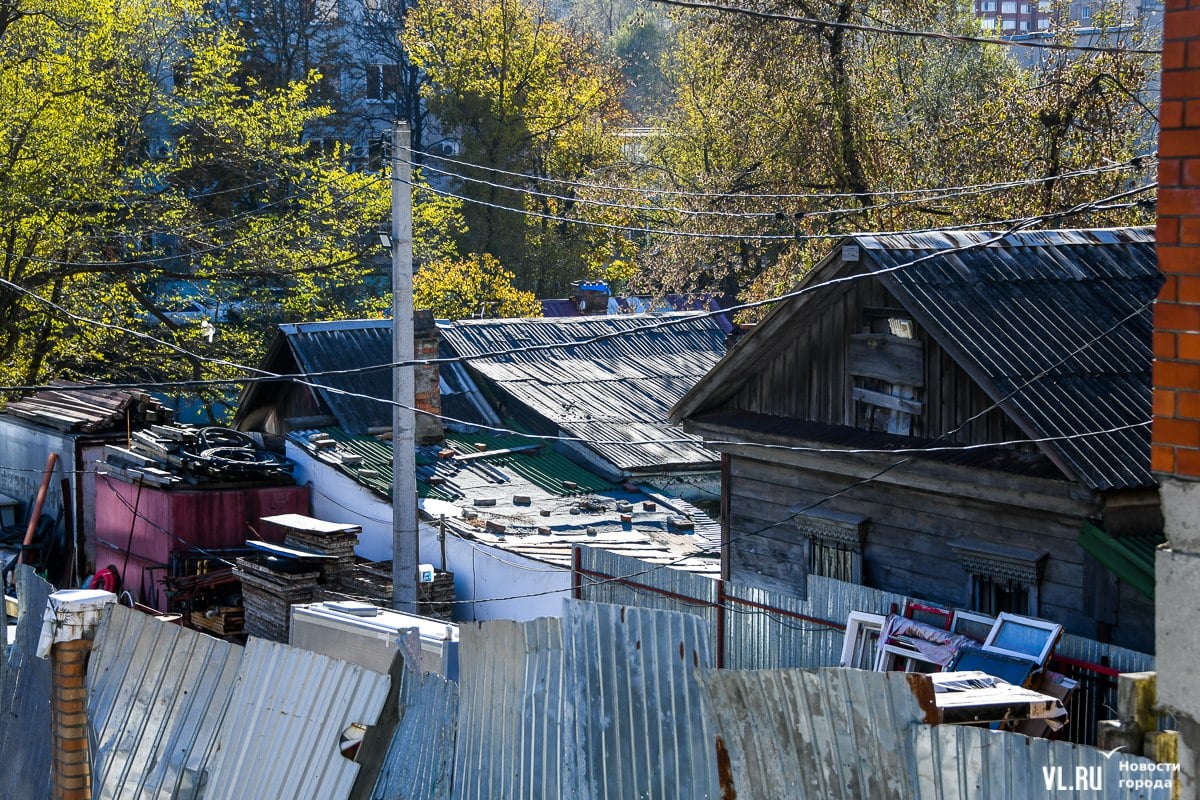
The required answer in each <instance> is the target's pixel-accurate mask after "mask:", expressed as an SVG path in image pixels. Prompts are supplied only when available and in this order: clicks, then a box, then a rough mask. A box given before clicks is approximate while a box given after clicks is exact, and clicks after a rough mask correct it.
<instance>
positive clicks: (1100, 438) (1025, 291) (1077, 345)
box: [854, 228, 1163, 490]
mask: <svg viewBox="0 0 1200 800" xmlns="http://www.w3.org/2000/svg"><path fill="white" fill-rule="evenodd" d="M995 238H996V234H994V233H989V232H980V231H973V232H954V233H950V232H946V233H923V234H911V235H899V236H857V237H854V239H855V240H856V241H857V242H858V243H859V244H860V245H861V246H862V247H863V249H864V250H866V251H868V253H869V255H870V258H869V259H868V260H867V266H868V268H869V269H872V270H873V271H875V272H876V273H877V274H878V277H879V279H880V281H882V282H883V283H884V284H885V286H887V288H888V289H889V291H891V292H892V293H893V294H894V295H895V296H896V297H897V299H899V300H900V301H901V302H902V303H903V304H904V306H905V307H906V308H907V309H908V310H909V311H910V312H911V313H912V314H914V315H915V316H916V317H918V323H919V324H921V325H922V326H924V327H925V328H926V329H927V330H929V331H930V333H931V335H933V336H934V338H936V339H937V340H938V341H939V342H940V343H941V344H942V345H943V347H947V348H948V349H952V351H956V352H957V355H958V357H959V358H960V360H961V361H963V362H964V364H963V365H964V367H967V368H968V371H972V367H973V368H974V370H973V372H974V374H975V375H976V376H977V378H978V379H979V380H980V381H981V383H982V384H983V385H984V388H985V389H987V390H988V391H989V393H991V395H992V396H993V398H995V399H997V400H1003V402H1004V405H1005V407H1006V408H1007V410H1008V412H1009V413H1010V414H1011V415H1012V416H1013V417H1014V418H1015V419H1016V420H1017V421H1018V422H1019V423H1023V427H1025V428H1026V429H1027V430H1029V431H1030V432H1031V433H1033V434H1034V435H1035V436H1037V437H1074V436H1076V435H1078V434H1085V433H1092V432H1096V431H1108V430H1110V429H1114V428H1121V427H1122V426H1131V425H1137V424H1138V423H1143V422H1148V421H1149V419H1150V406H1151V383H1150V366H1151V360H1152V358H1153V353H1152V350H1151V332H1152V307H1151V304H1152V302H1153V300H1154V298H1155V296H1156V295H1157V294H1158V290H1159V287H1160V286H1161V285H1162V280H1163V279H1162V276H1161V275H1160V274H1159V271H1158V262H1157V258H1156V256H1155V250H1154V234H1153V231H1151V230H1150V229H1146V228H1119V229H1106V230H1065V231H1031V232H1026V233H1017V234H1012V235H1009V236H1005V237H1003V238H1002V239H1001V240H999V241H990V240H992V239H995ZM958 248H969V249H963V250H958ZM919 259H924V260H919ZM914 261H915V262H916V263H911V264H910V262H914ZM904 265H907V266H904ZM1044 447H1045V448H1047V449H1048V450H1049V451H1051V452H1052V453H1053V454H1056V455H1057V456H1058V458H1059V460H1060V461H1061V462H1062V463H1064V464H1065V465H1066V466H1067V468H1068V469H1069V470H1070V471H1071V472H1073V473H1074V477H1075V478H1076V479H1077V480H1079V481H1080V482H1081V483H1083V484H1085V485H1087V486H1089V487H1090V488H1093V489H1097V490H1107V489H1115V488H1125V487H1135V486H1151V485H1153V484H1154V477H1153V475H1152V474H1151V473H1150V430H1149V427H1148V426H1142V427H1132V428H1126V429H1124V430H1117V431H1113V432H1111V433H1103V434H1099V435H1091V436H1079V437H1078V438H1059V439H1055V440H1052V441H1047V442H1045V443H1044Z"/></svg>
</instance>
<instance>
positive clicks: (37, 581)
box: [0, 565, 54, 800]
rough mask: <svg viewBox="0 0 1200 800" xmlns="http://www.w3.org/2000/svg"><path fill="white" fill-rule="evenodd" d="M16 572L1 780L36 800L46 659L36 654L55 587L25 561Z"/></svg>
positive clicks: (3, 662)
mask: <svg viewBox="0 0 1200 800" xmlns="http://www.w3.org/2000/svg"><path fill="white" fill-rule="evenodd" d="M16 576H17V598H18V601H19V603H20V605H19V606H18V608H19V614H18V618H17V637H16V641H14V642H13V646H12V651H11V652H9V653H8V656H7V658H6V657H5V651H6V650H7V648H5V647H0V753H3V758H4V768H3V776H2V777H0V782H2V783H3V786H4V788H5V793H7V792H12V796H13V797H21V798H28V800H41V798H48V797H49V796H50V662H49V661H48V660H45V659H41V658H38V657H37V655H35V654H36V653H37V643H38V637H39V636H40V635H41V631H42V613H43V611H44V610H45V608H46V599H47V598H48V597H49V596H50V593H51V592H53V591H54V587H53V586H51V585H50V584H49V583H47V582H46V581H44V580H42V579H41V578H39V577H38V576H37V573H36V572H34V570H33V567H30V566H27V565H22V566H19V567H17V570H16ZM2 605H3V604H0V616H2V615H3V614H4V610H3V607H2ZM4 621H5V623H6V625H7V623H8V620H4Z"/></svg>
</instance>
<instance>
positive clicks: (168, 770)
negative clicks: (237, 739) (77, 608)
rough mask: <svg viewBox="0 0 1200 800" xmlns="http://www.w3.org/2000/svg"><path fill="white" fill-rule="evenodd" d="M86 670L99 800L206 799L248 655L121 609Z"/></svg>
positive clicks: (109, 619) (111, 610)
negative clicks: (222, 727) (219, 734)
mask: <svg viewBox="0 0 1200 800" xmlns="http://www.w3.org/2000/svg"><path fill="white" fill-rule="evenodd" d="M105 615H106V616H105V620H104V622H103V623H102V624H101V626H100V631H99V633H98V635H97V638H96V643H95V646H94V648H93V650H92V657H91V662H90V664H89V665H88V722H89V725H90V727H91V736H92V741H93V742H94V743H95V744H94V745H93V749H92V764H93V766H92V784H93V786H94V787H95V797H96V798H97V800H109V799H112V800H115V799H116V798H135V797H171V798H179V799H180V800H184V799H186V798H197V797H199V796H200V792H201V789H202V785H203V783H204V781H205V780H206V776H207V773H208V769H209V761H210V760H211V759H212V757H213V752H214V749H215V747H216V740H217V730H218V728H219V727H220V725H221V719H222V717H223V716H224V714H225V709H226V707H227V706H228V704H229V698H230V696H231V695H232V693H233V686H234V680H235V679H236V677H237V674H238V669H239V667H240V666H241V662H242V648H241V647H239V646H237V645H234V644H230V643H229V642H225V641H222V640H220V639H216V638H213V637H211V636H204V635H202V634H199V633H197V632H196V631H193V630H190V629H188V628H183V627H181V626H178V625H172V624H169V623H165V622H160V621H158V620H156V619H154V618H153V617H150V616H148V615H146V614H143V613H141V612H140V611H134V610H132V609H129V608H126V607H125V606H121V605H111V606H109V607H108V608H107V609H106V611H105Z"/></svg>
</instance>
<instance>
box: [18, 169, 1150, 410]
mask: <svg viewBox="0 0 1200 800" xmlns="http://www.w3.org/2000/svg"><path fill="white" fill-rule="evenodd" d="M1153 188H1155V185H1154V184H1146V185H1143V186H1139V187H1135V188H1133V189H1128V190H1126V191H1123V192H1119V193H1117V194H1114V195H1110V196H1108V197H1105V198H1101V199H1100V200H1097V201H1091V202H1085V203H1080V204H1077V205H1075V206H1073V207H1071V208H1069V209H1065V210H1063V211H1057V212H1051V213H1048V214H1042V215H1037V216H1032V217H1025V218H1023V219H1020V220H1016V221H1014V222H1013V225H1012V227H1011V228H1010V229H1008V230H1007V231H1004V232H1000V233H997V234H995V235H993V236H991V237H990V238H988V239H985V240H980V241H976V242H969V243H966V244H963V245H958V246H956V247H952V248H947V249H944V250H937V251H934V252H931V253H928V254H926V255H924V256H921V257H919V258H916V259H913V260H912V261H908V262H904V263H900V264H896V265H893V266H891V267H886V268H881V269H878V270H875V271H874V272H869V273H858V274H854V275H847V276H844V277H840V278H831V279H829V280H826V281H821V282H817V283H813V284H810V285H806V286H803V287H801V288H799V289H796V290H794V291H792V292H787V293H784V294H781V295H776V296H774V297H769V298H765V299H763V300H756V301H751V302H747V303H741V304H738V305H734V306H730V307H728V308H725V309H717V310H710V311H700V312H696V313H694V314H688V315H679V316H677V317H669V318H666V319H662V320H659V321H657V322H653V323H648V324H646V325H640V326H637V327H634V328H629V329H625V330H616V331H612V332H609V333H604V334H597V335H595V336H592V337H589V338H586V339H581V340H576V341H573V342H556V343H549V344H538V345H527V346H523V347H514V348H505V349H501V350H494V351H485V352H482V353H476V354H474V355H471V356H454V357H448V358H429V359H413V360H412V361H406V362H403V363H388V364H378V365H372V366H368V367H354V368H348V369H342V370H326V371H323V372H320V373H317V372H312V373H298V374H292V375H281V374H277V373H272V372H270V371H268V370H263V369H259V368H256V367H250V366H245V365H242V364H237V363H235V362H231V361H226V360H224V359H218V358H214V357H211V356H205V355H202V354H199V353H195V352H193V351H190V350H187V349H186V348H184V347H182V346H180V345H177V344H174V343H171V342H167V341H165V340H162V339H158V338H156V337H154V336H151V335H150V334H146V333H142V332H139V331H135V330H132V329H130V328H126V327H124V326H121V325H116V324H113V323H106V322H103V321H100V320H95V319H91V318H88V317H84V316H81V315H78V314H75V313H74V312H71V311H70V310H68V309H66V308H64V307H63V306H61V305H59V304H57V303H54V302H53V301H51V300H49V299H47V298H45V297H43V296H42V295H39V294H37V293H36V292H33V291H32V290H29V289H26V288H24V287H22V286H19V285H18V284H16V283H14V282H12V281H9V280H7V279H3V278H0V285H5V286H8V287H9V288H11V289H13V290H14V291H17V292H19V293H21V294H24V295H26V296H29V297H30V298H32V299H34V300H36V301H38V302H40V303H42V304H44V305H47V306H49V307H51V308H53V309H54V310H56V311H58V312H59V313H61V314H64V315H66V316H68V317H70V318H71V319H73V320H75V321H77V322H85V323H88V324H93V325H98V326H101V327H105V328H109V329H113V330H117V331H122V332H125V333H129V334H132V335H134V336H135V337H137V338H140V339H142V340H144V341H150V342H154V343H156V344H161V345H163V346H166V347H168V348H170V349H172V350H173V351H175V352H178V353H180V354H181V355H185V356H187V357H190V358H194V359H197V360H200V361H203V362H206V363H213V364H218V365H220V366H225V367H230V368H233V369H238V370H242V371H245V372H252V373H256V374H257V375H259V376H262V377H261V378H260V379H259V380H292V381H296V382H298V383H301V384H304V385H309V386H311V387H313V388H316V389H324V390H326V391H330V392H333V393H335V394H341V395H345V396H350V397H358V398H361V399H367V400H373V401H376V402H380V403H394V402H395V401H393V400H390V399H385V398H377V397H371V396H369V395H365V394H361V393H357V392H351V391H348V390H344V389H340V388H338V387H335V386H328V385H324V384H316V383H312V382H310V381H307V380H305V379H306V378H309V377H330V376H335V375H351V374H359V373H366V372H375V371H379V370H383V369H390V368H394V367H397V366H415V365H427V364H440V363H449V362H462V361H472V360H480V359H485V358H495V357H504V356H514V355H520V354H525V353H534V352H546V351H552V350H562V349H570V348H575V347H583V346H586V345H590V344H596V343H599V342H603V341H608V340H610V339H614V338H619V337H623V336H630V335H637V334H640V333H645V332H648V331H653V330H659V329H662V328H667V327H671V326H674V325H681V324H687V323H690V322H693V321H694V320H696V319H703V318H708V317H712V316H717V315H721V314H734V313H737V312H739V311H744V310H749V309H755V308H760V307H762V306H765V305H769V304H773V303H777V302H780V301H783V300H790V299H792V298H795V297H799V296H801V295H804V294H807V293H809V292H814V291H817V290H819V289H823V288H827V287H829V286H835V285H839V284H843V283H848V282H850V281H856V280H862V279H865V278H870V277H873V276H877V275H883V274H887V273H890V272H898V271H900V270H903V269H907V268H908V267H910V266H914V265H916V264H919V263H922V262H924V261H927V260H931V259H935V258H940V257H943V256H945V255H948V254H952V253H956V252H962V251H964V250H969V249H973V248H976V247H986V246H989V245H992V244H995V243H997V242H999V241H1002V240H1003V239H1004V238H1005V237H1007V236H1009V235H1012V234H1014V233H1016V232H1019V231H1021V230H1023V229H1026V228H1030V227H1033V226H1034V225H1035V224H1039V223H1043V222H1047V221H1050V220H1053V219H1058V218H1061V217H1065V216H1071V215H1073V214H1078V213H1085V212H1088V211H1091V210H1093V209H1095V208H1097V207H1101V206H1103V205H1104V204H1106V203H1110V202H1111V201H1113V200H1119V199H1122V198H1125V197H1130V196H1133V195H1136V194H1139V193H1142V192H1145V191H1148V190H1151V189H1153ZM947 229H948V228H944V229H942V230H947ZM871 235H872V236H884V235H886V234H871ZM838 238H847V237H846V236H839V237H838ZM249 380H251V379H229V380H217V381H208V382H204V383H206V384H209V385H216V384H228V385H233V384H239V383H245V382H247V381H249ZM168 383H169V384H170V385H173V386H182V385H199V384H200V383H201V382H198V381H172V382H168ZM144 385H146V384H135V386H144ZM54 388H58V389H62V390H68V391H69V390H70V388H69V387H54ZM464 424H471V423H464Z"/></svg>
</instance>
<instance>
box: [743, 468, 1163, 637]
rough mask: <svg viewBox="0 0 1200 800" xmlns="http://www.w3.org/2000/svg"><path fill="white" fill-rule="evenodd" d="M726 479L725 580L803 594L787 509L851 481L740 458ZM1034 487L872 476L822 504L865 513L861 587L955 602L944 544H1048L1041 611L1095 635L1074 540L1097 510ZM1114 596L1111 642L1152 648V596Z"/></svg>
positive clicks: (957, 584)
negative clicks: (989, 492)
mask: <svg viewBox="0 0 1200 800" xmlns="http://www.w3.org/2000/svg"><path fill="white" fill-rule="evenodd" d="M903 469H904V468H903V467H900V468H898V469H897V470H896V472H897V473H899V472H900V471H902V470H903ZM945 469H946V470H947V471H948V473H951V472H959V473H962V474H961V475H956V476H955V477H958V478H960V479H961V478H963V477H964V476H966V475H979V474H980V473H979V472H978V471H975V470H968V469H966V468H962V467H953V466H951V465H945ZM729 476H730V480H729V487H728V489H727V492H728V496H729V505H730V507H729V545H728V549H729V577H730V579H731V580H733V581H735V582H741V583H747V584H751V585H756V586H761V587H763V588H766V589H771V590H774V591H780V592H787V593H791V594H795V595H796V596H801V597H802V596H804V593H805V589H806V587H805V574H806V572H807V565H806V563H805V562H806V558H807V553H806V540H805V539H804V537H803V536H801V534H799V532H798V531H797V529H796V527H795V524H794V523H793V522H791V521H790V519H789V518H790V517H791V516H792V511H791V510H790V509H793V508H795V507H796V506H798V505H802V504H805V503H812V502H815V501H818V500H821V499H823V498H826V497H830V496H832V495H835V494H837V493H839V492H842V491H844V490H846V488H847V487H848V486H850V485H851V484H853V483H854V482H855V481H854V480H853V479H852V478H847V477H846V476H844V475H836V474H831V473H829V472H823V471H817V470H814V469H805V468H802V467H797V466H795V465H785V464H780V463H778V462H771V463H768V462H767V461H761V460H757V459H752V458H746V457H744V456H733V457H731V458H730V468H729ZM1017 480H1018V481H1019V480H1020V479H1019V478H1017ZM1010 482H1011V479H1010ZM1043 483H1044V482H1043ZM1038 486H1039V484H1038V483H1037V482H1032V481H1031V482H1030V484H1029V492H1028V494H1026V495H1025V499H1026V500H1027V502H1025V503H1021V502H1020V500H1021V497H1022V495H1021V492H1019V491H1018V492H1015V493H1013V492H1011V491H1010V492H1007V493H1006V494H1007V496H1008V502H1005V503H997V502H988V501H986V500H982V499H969V498H964V497H961V496H952V495H950V494H939V493H937V492H934V491H930V490H923V489H918V488H914V487H912V486H901V485H897V484H895V483H891V482H884V481H872V482H869V483H865V484H863V485H860V486H857V487H855V488H854V489H853V490H851V491H849V492H847V493H846V494H844V495H841V496H838V497H834V498H833V499H831V500H828V501H827V502H825V503H823V504H822V505H821V507H822V508H825V509H829V510H834V511H843V512H848V513H854V514H861V515H865V516H868V517H869V518H870V523H869V527H868V531H867V538H866V543H865V545H864V548H863V571H864V582H865V583H866V585H867V586H870V587H872V588H876V589H882V590H885V591H893V592H900V593H904V594H908V595H911V596H916V597H924V598H928V599H930V600H933V601H938V602H942V603H945V604H947V605H950V606H954V607H963V606H964V605H965V604H966V602H967V598H966V585H967V575H966V573H965V572H964V571H963V569H962V567H961V566H960V564H959V562H958V560H957V558H956V556H955V554H954V551H953V550H951V548H950V546H949V544H950V542H952V541H955V540H958V539H964V540H970V541H974V542H984V543H994V544H1015V545H1020V546H1023V547H1027V548H1028V547H1035V548H1037V549H1040V550H1045V551H1046V552H1047V553H1048V556H1047V559H1046V562H1045V572H1044V574H1043V578H1042V581H1041V584H1040V585H1039V609H1038V614H1039V616H1043V617H1045V618H1048V619H1051V620H1054V621H1056V622H1059V623H1061V624H1063V625H1064V626H1065V627H1066V628H1067V630H1068V631H1069V632H1071V633H1074V634H1078V635H1081V636H1089V637H1094V636H1095V635H1096V620H1095V619H1094V618H1093V617H1091V616H1089V615H1088V614H1087V613H1085V611H1084V597H1083V584H1084V567H1083V560H1084V553H1083V551H1082V550H1081V549H1080V547H1079V546H1078V544H1077V539H1078V535H1079V528H1080V525H1081V524H1082V522H1083V520H1084V519H1085V518H1086V516H1087V515H1088V514H1089V513H1093V512H1094V511H1095V509H1094V508H1089V506H1088V504H1087V503H1085V502H1082V501H1081V502H1079V504H1078V513H1069V512H1066V511H1063V510H1055V511H1039V510H1037V507H1038V506H1042V507H1047V506H1050V507H1053V506H1055V505H1058V506H1061V505H1062V502H1061V499H1057V500H1055V501H1054V502H1053V503H1046V502H1040V501H1041V500H1042V499H1043V498H1041V497H1039V496H1038V495H1037V492H1038V491H1039V489H1038ZM781 520H787V521H784V522H782V523H781ZM1120 600H1121V616H1120V619H1119V622H1118V625H1117V626H1116V628H1114V630H1113V641H1114V642H1115V643H1117V644H1120V645H1122V646H1126V647H1131V648H1134V649H1140V650H1143V651H1152V650H1153V625H1152V623H1151V620H1152V619H1153V603H1152V601H1150V600H1148V599H1147V598H1145V597H1142V596H1140V595H1138V594H1137V593H1136V592H1134V591H1133V590H1132V589H1130V588H1129V587H1125V586H1122V587H1121V598H1120Z"/></svg>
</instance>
